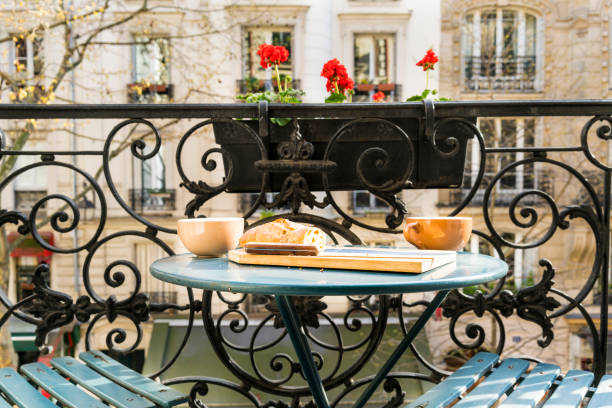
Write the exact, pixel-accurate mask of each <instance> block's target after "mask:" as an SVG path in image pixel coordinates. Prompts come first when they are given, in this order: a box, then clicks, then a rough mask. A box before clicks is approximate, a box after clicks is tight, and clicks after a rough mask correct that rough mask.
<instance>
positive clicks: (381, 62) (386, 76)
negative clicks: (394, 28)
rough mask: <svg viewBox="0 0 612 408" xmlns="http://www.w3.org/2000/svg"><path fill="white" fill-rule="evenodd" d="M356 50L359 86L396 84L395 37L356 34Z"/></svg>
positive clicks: (356, 71) (355, 62) (356, 78)
mask: <svg viewBox="0 0 612 408" xmlns="http://www.w3.org/2000/svg"><path fill="white" fill-rule="evenodd" d="M354 48H355V54H354V55H355V61H354V66H355V77H354V79H355V82H356V83H357V84H387V83H393V82H394V80H395V75H394V64H395V61H394V56H395V35H393V34H355V44H354Z"/></svg>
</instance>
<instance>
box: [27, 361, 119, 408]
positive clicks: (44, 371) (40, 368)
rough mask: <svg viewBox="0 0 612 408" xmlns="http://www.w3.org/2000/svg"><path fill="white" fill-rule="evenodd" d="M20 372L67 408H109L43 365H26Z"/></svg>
mask: <svg viewBox="0 0 612 408" xmlns="http://www.w3.org/2000/svg"><path fill="white" fill-rule="evenodd" d="M20 370H21V372H22V373H24V374H25V375H26V376H28V378H30V379H31V380H32V381H34V382H35V383H36V384H37V385H38V386H39V387H41V388H43V389H44V390H45V391H47V392H48V393H49V394H51V395H52V396H53V397H54V398H55V399H56V400H58V401H59V402H61V403H62V404H63V405H64V406H66V407H70V408H108V406H107V405H106V404H104V403H103V402H102V401H100V400H98V399H96V398H94V397H92V396H91V395H89V394H88V393H86V392H85V391H83V390H81V389H80V388H78V387H77V386H76V385H74V384H72V383H71V382H70V381H68V380H66V379H65V378H64V377H62V376H61V375H59V374H58V373H57V372H55V371H53V370H52V369H50V368H49V367H47V366H46V365H44V364H43V363H30V364H25V365H22V366H21V369H20Z"/></svg>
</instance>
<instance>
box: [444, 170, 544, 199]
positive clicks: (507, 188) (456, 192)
mask: <svg viewBox="0 0 612 408" xmlns="http://www.w3.org/2000/svg"><path fill="white" fill-rule="evenodd" d="M466 173H467V172H466ZM477 174H478V173H477V171H476V172H474V176H477ZM496 174H497V173H492V172H487V171H485V173H484V175H483V178H482V181H481V185H483V186H486V185H488V184H489V183H490V181H491V180H493V179H494V178H495V175H496ZM471 177H472V175H471V174H465V175H464V177H463V186H461V188H458V189H451V190H445V191H441V192H440V193H439V201H438V205H439V206H445V207H446V206H451V207H453V206H457V205H459V204H460V203H461V202H463V200H465V198H466V197H467V196H468V195H469V194H470V192H471V190H472V185H471ZM532 189H537V190H539V191H543V192H544V193H546V194H548V195H549V196H551V197H554V183H553V174H552V173H551V172H549V171H534V170H533V169H531V171H529V172H523V171H520V172H516V171H515V172H512V171H511V172H507V173H505V174H504V176H503V177H502V178H501V179H500V181H499V183H498V185H497V186H496V188H495V189H494V190H493V191H492V194H493V195H494V196H495V205H496V206H498V207H499V206H504V207H507V206H509V205H510V204H512V200H514V198H515V197H516V196H517V195H518V194H520V193H522V192H523V191H525V190H532ZM484 199H485V189H484V188H482V189H479V190H477V191H476V194H474V196H473V197H472V199H471V200H470V204H469V205H470V206H482V203H483V201H484ZM522 203H523V204H526V205H536V206H537V205H546V202H545V201H544V199H543V198H542V197H539V196H536V195H533V196H530V197H525V198H523V200H522Z"/></svg>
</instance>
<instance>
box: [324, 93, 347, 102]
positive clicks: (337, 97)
mask: <svg viewBox="0 0 612 408" xmlns="http://www.w3.org/2000/svg"><path fill="white" fill-rule="evenodd" d="M345 99H346V95H344V94H341V93H336V92H334V93H333V94H331V95H329V96H328V97H327V98H325V103H342V102H344V101H345Z"/></svg>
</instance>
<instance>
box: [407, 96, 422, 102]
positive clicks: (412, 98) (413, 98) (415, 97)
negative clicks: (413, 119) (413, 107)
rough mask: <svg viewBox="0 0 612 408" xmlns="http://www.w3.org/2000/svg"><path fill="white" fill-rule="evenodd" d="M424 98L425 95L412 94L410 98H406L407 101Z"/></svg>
mask: <svg viewBox="0 0 612 408" xmlns="http://www.w3.org/2000/svg"><path fill="white" fill-rule="evenodd" d="M422 100H423V95H412V96H411V97H410V98H408V99H406V102H416V101H422Z"/></svg>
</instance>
